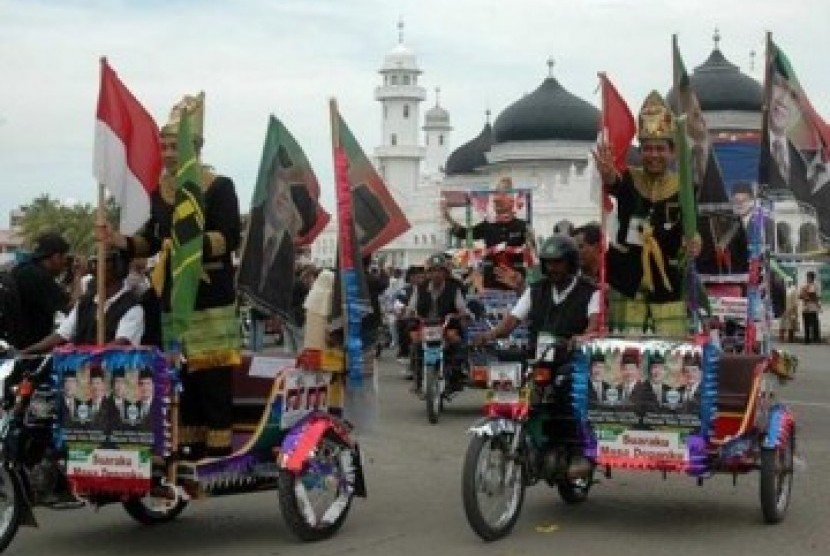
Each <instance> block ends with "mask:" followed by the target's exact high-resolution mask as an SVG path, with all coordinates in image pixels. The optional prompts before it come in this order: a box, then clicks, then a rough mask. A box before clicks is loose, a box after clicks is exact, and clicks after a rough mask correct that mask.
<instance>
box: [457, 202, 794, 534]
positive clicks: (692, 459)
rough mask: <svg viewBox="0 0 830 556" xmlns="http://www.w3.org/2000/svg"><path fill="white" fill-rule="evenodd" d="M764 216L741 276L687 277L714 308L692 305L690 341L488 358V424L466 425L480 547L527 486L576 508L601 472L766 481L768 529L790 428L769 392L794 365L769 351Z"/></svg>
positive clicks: (790, 447) (508, 523)
mask: <svg viewBox="0 0 830 556" xmlns="http://www.w3.org/2000/svg"><path fill="white" fill-rule="evenodd" d="M764 217H765V209H764V208H763V207H762V206H760V205H758V206H756V209H755V212H754V215H753V219H754V220H753V221H752V222H753V223H752V224H750V227H751V230H752V231H751V232H749V234H750V237H751V238H752V241H750V244H749V245H750V246H749V250H748V255H747V256H748V265H747V271H746V272H744V273H743V274H740V275H730V276H713V277H707V279H706V280H703V279H701V277H700V276H697V275H696V274H695V273H691V274H690V276H689V278H690V279H691V280H693V281H692V283H693V284H694V283H695V282H698V283H699V284H701V285H702V286H704V287H705V288H706V289H707V290H708V293H709V299H710V301H711V307H712V308H713V309H712V310H709V311H708V314H704V310H703V307H702V304H700V305H699V306H698V305H697V304H690V305H689V309H690V311H689V318H690V320H691V323H692V324H691V326H690V327H689V331H690V334H689V335H688V336H687V337H677V338H670V337H658V336H655V335H654V334H650V335H643V334H639V335H630V334H629V335H625V334H622V333H620V331H606V332H605V333H604V334H602V335H601V336H599V337H595V338H591V339H582V340H581V341H579V342H573V341H571V342H564V343H563V341H562V339H557V338H548V339H543V338H540V339H539V342H538V345H537V349H536V352H535V353H534V354H529V356H528V358H527V360H526V361H524V362H499V361H491V363H490V364H489V366H488V367H487V372H488V377H487V382H488V386H489V389H490V390H489V392H488V396H487V402H486V404H485V417H484V418H483V419H481V420H480V421H478V422H477V423H475V424H474V425H473V426H472V427H471V428H470V433H471V437H472V438H471V440H470V444H469V447H468V451H467V455H466V460H465V465H464V476H463V499H464V507H465V511H466V515H467V519H468V521H469V523H470V525H471V527H472V529H473V530H474V531H475V532H476V533H477V534H478V535H479V536H480V537H482V538H483V539H485V540H495V539H498V538H501V537H503V536H505V535H507V534H508V533H509V532H510V531H511V529H512V527H513V526H514V524H515V523H516V521H517V519H518V517H519V513H520V510H521V506H522V502H523V499H524V490H525V488H526V487H527V486H529V485H532V484H535V483H536V482H537V481H540V480H544V481H545V482H547V483H548V484H549V485H550V486H552V487H556V488H557V489H558V491H559V494H560V496H561V498H562V499H563V501H565V502H566V503H569V504H576V503H581V502H583V501H585V500H586V499H587V496H588V493H589V491H590V489H591V487H592V485H593V484H594V482H595V480H594V477H595V473H596V472H599V471H604V472H605V474H606V475H607V476H609V477H610V476H611V474H612V471H613V470H615V469H626V470H645V471H658V472H660V473H662V474H663V475H665V474H666V473H668V472H678V473H684V474H686V475H689V476H691V477H693V478H695V479H696V480H697V481H698V483H702V482H703V481H704V480H705V479H707V478H709V477H711V476H713V475H714V474H715V473H726V474H730V475H733V476H735V477H737V476H738V475H739V474H744V473H748V472H751V471H758V472H759V494H760V502H761V509H762V513H763V516H764V519H765V521H766V522H768V523H776V522H778V521H781V520H782V519H783V518H784V516H785V513H786V511H787V508H788V506H789V503H790V493H791V488H792V481H793V472H794V466H793V461H794V454H795V449H796V426H795V417H794V415H793V413H792V411H791V410H790V408H789V407H788V406H787V405H786V404H785V403H782V402H781V401H780V400H779V399H778V398H777V395H776V392H775V386H776V385H777V384H779V383H784V382H786V381H788V380H789V379H791V378H793V376H794V373H795V369H796V366H797V361H796V360H795V358H794V357H792V356H790V355H788V354H786V353H785V352H783V351H781V350H778V349H774V348H773V347H772V346H771V343H770V319H771V302H770V299H771V297H772V294H771V288H772V287H774V286H773V277H772V276H771V273H772V269H771V265H770V261H769V254H768V253H767V250H766V248H765V245H766V244H765V242H764V240H763V223H762V221H763V219H764ZM727 283H728V284H729V286H730V287H728V288H723V287H721V286H723V285H724V284H727ZM712 284H718V285H719V286H718V287H712ZM603 285H604V284H603ZM703 291H704V290H703V289H700V290H696V293H695V296H698V295H699V296H701V297H702V296H703V295H704V293H703ZM724 292H726V293H728V294H729V295H724ZM575 462H576V463H579V462H582V463H583V465H582V466H581V467H582V469H578V468H579V467H580V466H579V465H576V466H575V465H574V463H575ZM586 462H587V464H588V465H587V466H586V465H584V463H586ZM574 468H577V470H578V472H574V471H573V469H574Z"/></svg>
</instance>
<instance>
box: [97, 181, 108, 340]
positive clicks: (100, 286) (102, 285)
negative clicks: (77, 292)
mask: <svg viewBox="0 0 830 556" xmlns="http://www.w3.org/2000/svg"><path fill="white" fill-rule="evenodd" d="M105 202H106V195H105V192H104V184H103V183H99V184H98V212H97V215H96V224H97V226H98V228H99V229H102V228H103V227H104V226H106V225H107V214H106V210H105V207H104V203H105ZM97 243H98V264H97V265H96V269H97V270H96V277H95V280H96V282H97V284H96V294H97V295H98V304H97V307H96V314H95V322H96V336H95V342H96V343H97V344H98V345H99V346H102V345H104V344H105V343H106V336H105V334H106V320H105V319H106V317H105V315H104V303H106V300H107V297H106V295H107V288H106V280H107V243H106V241H105V240H103V239H99V240H98V241H97Z"/></svg>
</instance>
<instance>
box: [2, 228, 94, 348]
mask: <svg viewBox="0 0 830 556" xmlns="http://www.w3.org/2000/svg"><path fill="white" fill-rule="evenodd" d="M68 252H69V244H68V243H67V242H66V240H65V239H63V238H62V237H61V236H60V235H59V234H56V233H51V232H50V233H45V234H42V235H40V236H38V237H37V239H36V240H35V249H34V252H33V253H32V260H31V261H29V262H26V263H23V264H20V265H18V266H16V267H15V268H14V269H13V270H12V278H13V280H14V283H15V284H16V287H17V290H18V294H19V297H20V308H21V314H20V315H19V320H18V323H17V330H16V332H17V333H16V336H17V337H16V338H14V340H15V341H13V342H12V343H13V344H14V347H16V348H19V349H20V348H24V347H26V346H30V345H32V344H34V343H35V342H37V341H38V340H40V339H42V338H45V337H46V336H48V335H49V334H51V333H52V331H53V330H54V329H55V313H57V312H58V311H61V312H63V311H66V310H67V309H68V308H69V303H70V296H69V295H68V294H67V293H66V291H65V290H64V289H63V288H62V287H61V286H60V285H59V284H58V282H57V281H56V279H57V278H58V276H60V275H61V273H63V272H64V271H65V269H66V266H67V253H68ZM77 274H80V273H77ZM78 278H80V276H78Z"/></svg>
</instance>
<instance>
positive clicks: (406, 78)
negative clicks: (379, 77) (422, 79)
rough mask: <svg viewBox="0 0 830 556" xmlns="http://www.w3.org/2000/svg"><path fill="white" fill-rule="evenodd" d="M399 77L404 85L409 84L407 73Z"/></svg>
mask: <svg viewBox="0 0 830 556" xmlns="http://www.w3.org/2000/svg"><path fill="white" fill-rule="evenodd" d="M401 79H402V81H403V84H404V85H409V81H410V78H409V76H408V75H404V76H403V77H402V78H401Z"/></svg>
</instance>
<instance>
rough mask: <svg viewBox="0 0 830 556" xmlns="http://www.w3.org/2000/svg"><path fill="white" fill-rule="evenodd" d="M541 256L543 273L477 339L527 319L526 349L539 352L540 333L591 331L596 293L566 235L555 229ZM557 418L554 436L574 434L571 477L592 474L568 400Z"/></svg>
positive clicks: (507, 331)
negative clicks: (489, 328) (493, 324)
mask: <svg viewBox="0 0 830 556" xmlns="http://www.w3.org/2000/svg"><path fill="white" fill-rule="evenodd" d="M539 261H540V265H541V268H542V272H543V274H544V277H543V278H542V279H541V280H539V281H538V282H536V283H534V284H532V285H531V286H530V287H529V288H527V289H526V290H525V292H524V293H523V294H522V297H520V298H519V301H517V302H516V305H515V306H514V307H513V309H512V310H511V311H510V313H509V314H508V315H507V316H506V317H505V318H504V320H502V321H501V322H500V323H499V324H497V325H496V326H495V327H494V328H493V329H492V330H489V331H487V332H485V333H484V334H482V335H481V336H479V337H478V338H476V339H475V343H477V344H480V343H484V342H490V341H493V340H495V339H496V338H501V337H504V336H507V335H508V334H510V332H511V331H512V330H513V329H514V328H516V326H517V325H518V324H519V322H521V321H523V320H525V319H527V320H528V329H529V332H530V346H529V347H530V353H531V354H535V353H537V341H538V340H539V338H540V336H542V335H549V336H553V337H554V338H557V339H571V338H573V337H574V336H579V335H581V334H586V333H589V332H595V331H597V329H598V321H599V308H600V307H599V294H598V292H597V289H596V287H595V286H594V285H593V284H592V283H591V282H590V281H589V280H588V279H587V278H585V277H584V276H582V275H581V274H578V271H579V251H578V249H577V246H576V242H574V240H573V239H572V238H570V237H568V236H564V235H555V236H553V237H551V238H549V239H547V240H546V241H545V243H544V244H542V248H541V249H540V250H539ZM554 394H555V395H557V398H558V397H559V396H558V394H557V393H556V392H555V393H554ZM557 412H558V415H559V416H562V417H563V419H559V420H558V421H559V423H561V424H554V423H552V425H551V426H552V428H551V430H550V431H549V433H550V434H552V437H553V438H563V439H573V444H572V451H571V453H570V455H569V463H568V469H567V474H568V476H569V477H570V478H572V479H575V478H583V477H587V476H589V475H590V473H591V472H592V470H593V465H592V464H591V462H590V461H588V460H587V459H586V458H585V457H584V456H583V455H582V447H581V446H580V445H579V444H580V442H581V439H580V433H579V431H578V430H577V427H576V423H575V421H574V420H573V413H572V409H571V408H570V405H569V404H567V403H565V404H561V406H559V407H558V408H557Z"/></svg>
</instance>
